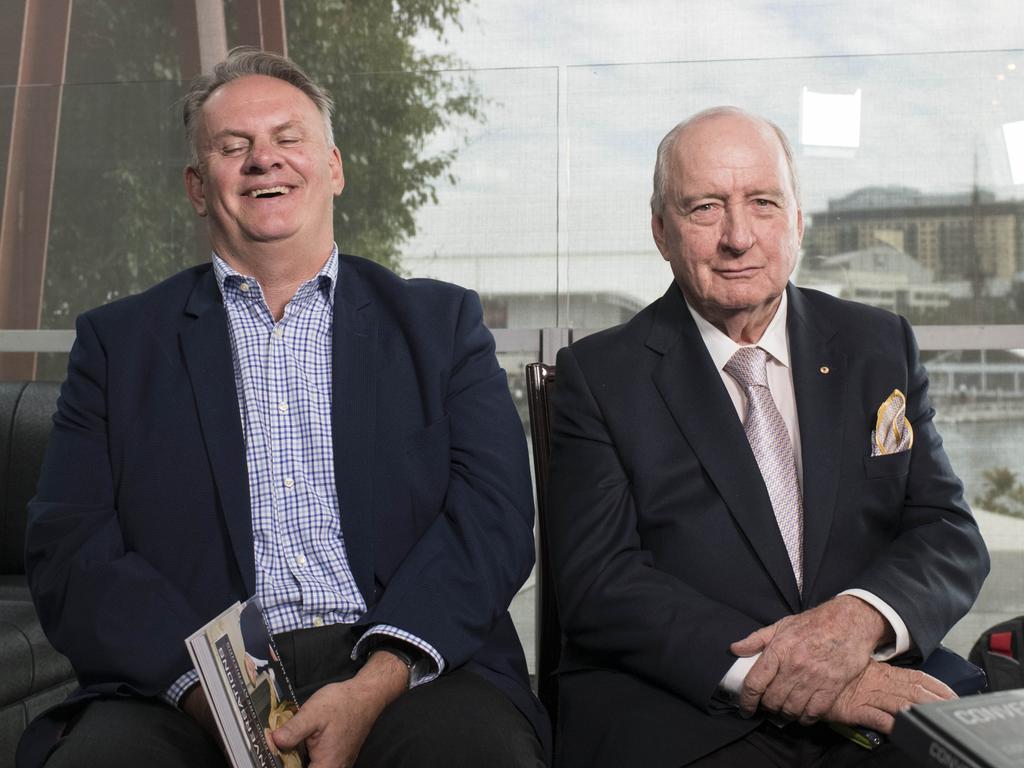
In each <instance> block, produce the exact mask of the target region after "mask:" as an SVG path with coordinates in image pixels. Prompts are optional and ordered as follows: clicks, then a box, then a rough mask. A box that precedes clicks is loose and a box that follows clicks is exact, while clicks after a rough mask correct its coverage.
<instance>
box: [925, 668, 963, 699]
mask: <svg viewBox="0 0 1024 768" xmlns="http://www.w3.org/2000/svg"><path fill="white" fill-rule="evenodd" d="M918 674H919V675H920V678H921V679H920V680H918V683H919V684H920V685H921V686H922V687H924V688H925V689H927V690H928V691H931V692H932V693H934V694H935V695H936V696H938V697H939V698H940V699H942V700H943V701H949V700H950V699H956V698H959V697H958V696H957V695H956V692H955V691H954V690H953V689H952V688H950V687H949V686H948V685H946V684H945V683H944V682H942V681H941V680H939V679H937V678H934V677H932V676H931V675H929V674H926V673H924V672H920V671H919V672H918Z"/></svg>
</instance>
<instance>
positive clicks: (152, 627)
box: [20, 50, 548, 768]
mask: <svg viewBox="0 0 1024 768" xmlns="http://www.w3.org/2000/svg"><path fill="white" fill-rule="evenodd" d="M184 105H185V106H184V112H185V125H186V130H187V133H188V136H189V139H190V142H191V146H192V150H193V158H192V162H191V163H190V165H189V167H188V168H187V170H186V172H185V184H186V189H187V193H188V197H189V199H190V201H191V203H192V205H193V207H194V208H195V211H196V213H197V214H198V215H199V216H201V217H204V218H205V219H206V220H207V222H208V225H209V234H210V239H211V243H212V246H213V257H212V263H209V264H206V265H204V266H200V267H196V268H193V269H190V270H187V271H186V272H183V273H181V274H179V275H177V276H175V277H172V278H170V279H169V280H167V281H165V282H163V283H161V284H160V285H157V286H155V287H154V288H152V289H150V290H149V291H147V292H145V293H143V294H141V295H139V296H135V297H131V298H128V299H125V300H123V301H118V302H115V303H113V304H110V305H107V306H105V307H101V308H99V309H96V310H93V311H91V312H87V313H86V314H84V315H83V316H82V317H81V318H80V319H79V321H78V326H77V331H78V335H77V341H76V343H75V346H74V349H73V350H72V352H71V358H70V363H69V369H68V377H67V381H66V382H65V384H64V386H63V389H62V392H61V397H60V401H59V403H58V411H57V415H56V416H55V418H54V428H53V432H52V435H51V437H50V443H49V448H48V453H47V458H46V462H45V465H44V467H43V471H42V477H41V480H40V484H39V492H38V496H37V497H36V499H35V500H34V501H33V502H32V504H31V508H30V511H29V523H28V536H27V538H28V544H27V562H28V573H29V580H30V584H31V587H32V591H33V596H34V598H35V602H36V605H37V607H38V610H39V615H40V618H41V620H42V624H43V626H44V628H45V630H46V632H47V635H48V636H49V637H50V639H51V640H52V642H53V644H54V645H55V646H56V647H57V648H58V649H59V650H61V651H62V652H64V653H65V654H67V656H68V657H69V658H70V659H71V662H72V664H73V665H74V667H75V671H76V673H77V675H78V679H79V681H80V683H81V686H82V687H81V689H80V690H79V691H78V692H77V693H75V694H73V696H72V698H71V700H69V701H68V702H66V703H65V704H64V705H62V706H60V707H58V708H57V709H56V710H54V711H52V712H50V713H48V714H46V715H45V716H43V717H42V718H40V719H39V720H37V721H36V722H35V723H34V724H33V725H32V726H30V728H29V729H28V731H27V732H26V734H25V737H24V738H23V740H22V743H21V757H20V759H21V762H20V765H23V766H26V767H28V766H34V765H38V764H39V763H40V762H42V761H43V760H44V759H47V756H48V762H47V765H48V766H105V767H107V768H109V767H110V766H121V765H124V766H133V768H137V767H138V766H154V767H155V766H168V767H169V766H181V767H182V768H185V767H186V766H187V767H189V768H192V767H193V766H214V765H216V766H223V765H224V757H223V755H222V754H221V752H220V749H219V748H218V746H217V744H216V741H215V740H214V738H211V737H210V736H209V734H208V733H207V732H208V731H214V732H215V729H214V728H213V726H212V721H211V718H210V712H209V710H208V708H207V706H206V701H205V699H204V697H203V694H202V692H201V690H200V689H199V688H198V686H197V685H196V674H195V672H194V671H193V670H192V669H191V664H190V663H189V660H188V656H187V655H186V652H185V646H184V639H185V638H186V637H187V636H188V635H190V634H191V633H192V632H194V631H195V630H196V629H197V628H199V627H200V626H201V625H203V624H204V623H206V622H207V621H209V620H210V619H211V618H212V617H214V616H215V615H217V614H218V613H220V612H221V611H223V610H224V609H225V608H227V607H228V606H229V605H231V604H232V603H233V602H235V601H236V600H244V599H246V598H248V597H249V596H251V595H253V594H256V595H258V596H259V597H260V599H261V602H262V605H263V608H264V610H265V612H266V615H267V620H268V623H269V625H270V628H271V630H272V631H273V632H274V633H275V636H276V639H277V644H278V647H279V649H280V653H281V659H282V662H283V666H284V668H285V669H286V671H287V672H288V673H289V674H290V675H291V676H292V677H293V680H294V682H295V684H296V687H297V688H298V692H299V696H300V698H301V699H304V702H303V704H302V708H301V710H300V711H299V713H298V714H297V715H296V716H295V717H294V718H293V719H291V720H290V721H289V722H288V723H286V724H285V725H283V726H281V727H279V728H278V729H277V730H275V731H274V732H273V734H272V738H273V740H274V741H275V742H276V746H278V747H281V748H288V747H292V746H294V745H296V744H298V743H299V742H301V741H303V740H305V742H306V745H307V747H308V749H309V753H310V756H311V759H312V761H313V764H314V765H317V766H321V765H322V766H351V765H353V764H356V762H357V760H358V765H360V766H368V767H371V766H399V765H401V766H409V765H416V766H422V765H438V766H442V765H443V766H453V765H467V766H468V765H473V766H476V765H502V766H506V765H507V766H537V765H543V764H544V763H545V762H546V760H545V756H544V754H545V747H544V746H543V745H544V744H546V742H547V740H548V734H547V728H548V726H547V725H546V717H545V715H544V713H543V710H542V709H541V707H540V705H539V702H537V701H536V699H535V698H534V697H533V696H532V694H531V693H530V689H529V681H528V677H527V672H526V664H525V659H524V656H523V652H522V648H521V646H520V644H519V640H518V638H517V636H516V632H515V629H514V628H513V626H512V622H511V619H510V618H509V615H508V611H507V607H508V604H509V602H510V601H511V599H512V597H513V595H514V594H515V592H516V590H517V588H518V587H519V586H520V585H521V584H522V583H523V581H524V580H525V579H526V577H527V575H528V574H529V572H530V567H531V565H532V561H533V533H532V519H533V507H532V493H531V487H530V477H529V469H528V466H527V456H526V446H525V440H524V436H523V432H522V427H521V424H520V421H519V418H518V415H517V413H516V410H515V407H514V406H513V403H512V400H511V397H510V395H509V392H508V387H507V383H506V378H505V374H504V372H503V371H502V370H501V369H500V368H499V367H498V364H497V360H496V359H495V355H494V342H493V339H492V337H491V334H490V333H489V332H488V331H487V329H486V328H485V327H484V325H483V323H482V312H481V307H480V303H479V300H478V299H477V297H476V295H475V294H473V293H472V292H470V291H466V290H463V289H461V288H458V287H456V286H453V285H447V284H443V283H438V282H435V281H429V280H404V279H401V278H399V277H397V276H396V275H394V274H392V273H391V272H389V271H387V270H385V269H383V268H382V267H380V266H377V265H375V264H373V263H371V262H368V261H365V260H363V259H360V258H356V257H354V256H346V255H343V254H340V253H338V250H337V248H336V247H335V246H334V244H333V239H334V233H333V224H332V209H333V202H334V198H335V197H336V196H337V195H339V194H341V191H342V188H343V186H344V176H343V174H342V165H341V157H340V154H339V152H338V149H337V148H336V147H335V146H334V141H333V137H332V133H331V103H330V99H329V98H328V97H327V96H326V94H325V93H324V92H323V91H322V90H321V89H320V88H319V87H318V86H317V85H316V84H315V83H313V82H312V81H310V80H309V78H308V77H306V75H305V74H304V73H302V71H301V70H299V69H298V68H297V67H296V66H295V65H294V64H292V63H291V62H290V61H288V60H287V59H284V58H282V57H279V56H275V55H273V54H268V53H263V52H259V51H245V50H240V51H235V52H233V53H232V55H231V56H229V57H228V59H227V60H226V61H225V62H223V63H222V64H220V65H218V66H217V67H216V68H215V70H214V72H213V74H212V75H210V76H204V77H201V78H199V79H198V80H197V81H196V82H195V83H193V85H192V88H191V90H190V91H189V93H188V95H187V96H186V99H185V102H184ZM204 727H205V730H204Z"/></svg>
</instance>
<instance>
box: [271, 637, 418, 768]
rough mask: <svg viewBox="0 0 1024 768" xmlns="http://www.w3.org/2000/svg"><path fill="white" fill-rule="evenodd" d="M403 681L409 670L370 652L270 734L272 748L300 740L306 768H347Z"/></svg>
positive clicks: (286, 746) (391, 658)
mask: <svg viewBox="0 0 1024 768" xmlns="http://www.w3.org/2000/svg"><path fill="white" fill-rule="evenodd" d="M408 681H409V670H408V668H407V667H406V666H405V664H403V663H402V662H401V661H400V660H399V659H398V658H397V657H395V656H392V655H391V654H390V653H387V652H381V653H375V654H374V655H373V656H372V657H371V658H370V659H369V661H367V662H366V665H365V666H364V667H363V668H362V669H361V670H359V673H358V674H357V675H356V676H355V677H353V678H352V679H351V680H346V681H345V682H343V683H331V684H330V685H325V686H324V687H323V688H321V689H320V690H318V691H317V692H316V693H314V694H313V695H312V696H310V697H309V700H308V701H306V703H305V704H303V705H302V707H301V708H300V709H299V711H298V713H296V715H295V717H293V718H292V719H291V720H289V721H288V722H287V723H284V724H283V725H281V726H280V727H278V728H276V729H275V730H274V731H273V732H272V736H273V739H274V743H275V744H276V745H277V747H278V748H280V749H292V748H294V747H296V746H298V745H299V743H300V742H301V741H302V740H303V739H305V741H306V748H307V749H308V751H309V768H350V766H352V765H354V764H355V761H356V758H357V757H358V756H359V750H360V749H361V748H362V746H363V742H364V741H366V737H367V735H369V733H370V729H371V728H373V724H374V723H375V722H377V718H378V717H379V716H380V713H381V712H383V711H384V708H385V707H386V706H387V705H388V704H390V703H391V702H392V701H394V700H395V699H397V698H398V697H399V696H400V695H401V694H402V692H403V691H405V689H406V686H407V685H408Z"/></svg>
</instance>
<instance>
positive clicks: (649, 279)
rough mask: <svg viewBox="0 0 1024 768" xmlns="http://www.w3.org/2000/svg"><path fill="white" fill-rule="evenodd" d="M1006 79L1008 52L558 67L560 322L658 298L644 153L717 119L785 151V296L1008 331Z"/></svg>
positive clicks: (1013, 99)
mask: <svg viewBox="0 0 1024 768" xmlns="http://www.w3.org/2000/svg"><path fill="white" fill-rule="evenodd" d="M1022 77H1024V56H1022V55H1021V52H1020V51H997V52H987V53H956V54H928V55H913V56H860V57H857V56H854V57H833V58H813V59H764V60H746V61H717V62H687V63H671V64H637V65H622V66H602V67H597V66H593V67H570V68H569V71H568V97H567V98H568V114H569V120H568V124H569V126H568V134H569V137H568V143H569V145H570V146H571V147H572V153H571V156H570V157H569V166H570V167H569V175H570V178H571V180H572V183H571V188H570V192H569V201H568V213H569V216H568V221H569V225H568V226H569V232H568V240H569V259H568V282H569V285H568V290H569V301H570V307H569V322H570V324H571V325H574V326H579V327H601V326H603V325H611V324H613V323H614V322H616V321H617V320H618V318H619V317H621V315H622V314H623V308H624V307H639V306H643V305H645V304H647V303H649V302H650V301H651V300H653V299H654V298H656V297H657V296H658V295H660V294H661V293H662V292H663V291H664V290H665V288H666V287H667V286H668V284H669V282H670V280H671V274H670V271H669V269H668V267H667V265H665V264H664V263H663V262H662V260H661V259H660V257H659V254H658V253H657V251H656V250H655V248H654V244H653V242H652V241H651V235H650V230H649V221H650V211H649V208H648V200H649V198H650V184H651V181H650V179H651V174H652V171H653V166H654V156H655V149H656V147H657V143H658V141H659V140H660V139H661V137H662V136H663V135H664V134H665V133H666V132H667V131H668V129H669V128H671V127H672V125H673V124H674V123H675V122H676V121H678V120H680V119H683V118H685V117H687V116H688V115H691V114H693V113H694V112H697V111H699V110H701V109H705V108H707V107H711V106H715V105H719V104H735V105H739V106H742V107H744V108H746V109H749V110H750V111H753V112H755V113H759V114H763V115H765V116H767V117H769V118H771V119H773V120H774V121H775V122H776V123H778V124H779V126H780V127H781V128H782V129H783V130H784V131H785V132H786V133H787V135H788V136H789V137H790V139H791V140H792V142H793V144H794V149H795V152H796V163H797V166H798V169H799V173H800V176H801V197H802V202H803V210H804V214H805V223H806V233H805V237H804V253H803V257H802V259H801V262H800V263H799V264H798V267H797V271H796V274H795V280H796V282H797V283H798V284H801V285H808V286H814V287H817V288H820V289H822V290H826V291H829V292H831V293H837V294H839V295H842V296H845V297H849V298H854V299H857V300H860V301H864V302H866V303H872V304H876V305H878V306H883V307H887V308H890V309H895V310H897V311H899V312H902V313H904V314H906V315H908V316H909V317H910V319H911V320H913V321H915V322H925V323H981V322H985V323H1005V322H1014V323H1019V322H1021V321H1022V319H1024V290H1022V287H1024V282H1022V278H1020V277H1019V276H1018V274H1019V272H1020V271H1021V269H1022V266H1024V264H1022V261H1024V186H1022V183H1024V178H1016V179H1015V178H1013V176H1012V175H1011V167H1010V155H1009V151H1011V150H1012V146H1010V147H1008V144H1007V141H1006V137H1005V133H1004V129H1003V126H1004V125H1006V124H1009V123H1014V122H1017V121H1022V120H1024V88H1022V87H1021V85H1022V80H1021V78H1022ZM822 105H824V107H823V108H821V107H822ZM847 112H848V113H849V115H848V116H847V117H846V119H835V118H836V116H837V115H842V114H844V113H847ZM815 118H823V119H815ZM828 118H832V120H829V119H828ZM1022 151H1024V148H1022ZM1015 181H1016V182H1017V183H1014V182H1015Z"/></svg>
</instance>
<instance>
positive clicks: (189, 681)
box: [160, 669, 199, 707]
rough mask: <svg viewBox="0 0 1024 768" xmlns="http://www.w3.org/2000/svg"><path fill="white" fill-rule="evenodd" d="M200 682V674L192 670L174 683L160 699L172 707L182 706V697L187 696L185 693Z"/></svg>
mask: <svg viewBox="0 0 1024 768" xmlns="http://www.w3.org/2000/svg"><path fill="white" fill-rule="evenodd" d="M198 682H199V673H198V672H196V671H195V670H194V669H190V670H189V671H188V672H186V673H185V674H184V675H182V676H181V677H179V678H178V679H177V680H175V681H174V682H173V683H171V687H170V688H168V689H167V690H166V691H164V692H163V693H161V694H160V698H161V699H163V700H164V701H166V702H167V703H168V704H170V705H171V706H172V707H178V706H181V697H182V696H184V695H185V692H186V691H187V690H188V689H189V688H191V687H192V686H193V685H195V684H196V683H198Z"/></svg>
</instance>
